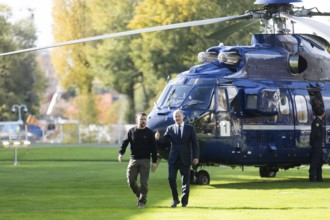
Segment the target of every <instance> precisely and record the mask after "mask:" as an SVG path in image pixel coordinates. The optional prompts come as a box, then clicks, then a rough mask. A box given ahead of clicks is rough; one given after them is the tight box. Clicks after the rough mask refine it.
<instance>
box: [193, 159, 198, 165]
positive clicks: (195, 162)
mask: <svg viewBox="0 0 330 220" xmlns="http://www.w3.org/2000/svg"><path fill="white" fill-rule="evenodd" d="M198 163H199V160H198V159H197V158H194V159H193V164H194V165H195V166H196V165H197V164H198Z"/></svg>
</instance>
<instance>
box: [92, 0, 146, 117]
mask: <svg viewBox="0 0 330 220" xmlns="http://www.w3.org/2000/svg"><path fill="white" fill-rule="evenodd" d="M138 2H139V1H137V0H131V1H117V0H109V1H103V0H92V1H91V4H90V10H91V14H92V18H94V19H93V27H94V28H95V31H96V34H104V33H111V32H120V31H125V30H128V28H127V24H128V22H129V21H130V20H131V19H132V17H133V15H134V13H133V12H134V8H135V6H136V5H137V3H138ZM133 38H134V36H133V37H124V38H117V39H109V40H105V41H102V42H98V43H97V46H96V49H95V50H94V51H93V50H92V51H91V52H90V57H91V60H92V63H93V67H94V68H95V69H94V72H95V74H96V75H97V76H98V78H99V79H100V81H102V82H103V85H104V86H105V87H112V88H115V89H116V90H117V91H118V92H120V93H123V94H125V95H126V96H127V99H128V106H129V108H127V113H126V121H127V122H130V123H134V122H135V113H136V108H135V84H136V82H137V80H138V78H139V76H140V73H139V72H138V70H137V69H136V67H135V64H134V62H133V61H132V57H131V56H130V52H131V49H130V46H129V45H130V42H131V40H132V39H133Z"/></svg>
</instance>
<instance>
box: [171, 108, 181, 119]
mask: <svg viewBox="0 0 330 220" xmlns="http://www.w3.org/2000/svg"><path fill="white" fill-rule="evenodd" d="M177 112H180V113H181V115H183V112H182V111H181V109H177V110H175V111H174V112H173V118H174V117H175V114H176V113H177Z"/></svg>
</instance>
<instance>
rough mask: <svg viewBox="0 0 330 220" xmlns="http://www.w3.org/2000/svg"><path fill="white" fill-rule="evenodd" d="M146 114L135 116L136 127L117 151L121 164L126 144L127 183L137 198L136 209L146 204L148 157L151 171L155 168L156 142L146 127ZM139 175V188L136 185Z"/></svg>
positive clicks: (129, 132)
mask: <svg viewBox="0 0 330 220" xmlns="http://www.w3.org/2000/svg"><path fill="white" fill-rule="evenodd" d="M146 125H147V114H146V113H144V112H142V113H139V114H138V115H137V116H136V126H134V127H133V128H131V129H130V130H129V131H128V133H127V136H126V138H125V139H124V140H123V143H122V145H121V147H120V150H119V155H118V161H119V162H121V161H122V158H123V155H124V154H125V151H126V148H127V146H128V144H130V147H131V156H130V160H129V163H128V167H127V182H128V185H129V186H130V187H131V189H132V191H133V193H134V194H135V195H136V197H137V198H138V208H144V207H145V205H146V203H147V194H148V180H149V173H150V155H151V158H152V167H151V169H152V171H153V172H154V171H155V170H156V168H157V151H156V141H155V137H154V133H153V132H152V130H150V129H149V128H147V127H146ZM139 174H140V186H139V185H138V183H137V178H138V175H139Z"/></svg>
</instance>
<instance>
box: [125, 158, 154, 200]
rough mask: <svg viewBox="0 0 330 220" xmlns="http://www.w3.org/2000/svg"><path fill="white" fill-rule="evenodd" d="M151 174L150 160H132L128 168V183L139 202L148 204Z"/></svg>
mask: <svg viewBox="0 0 330 220" xmlns="http://www.w3.org/2000/svg"><path fill="white" fill-rule="evenodd" d="M149 173H150V160H148V159H139V160H133V159H130V161H129V163H128V167H127V182H128V185H129V186H130V187H131V189H132V191H133V193H134V194H135V195H136V196H137V197H138V202H141V203H143V204H146V203H147V194H148V180H149ZM139 174H140V186H139V185H138V183H137V178H138V175H139Z"/></svg>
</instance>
